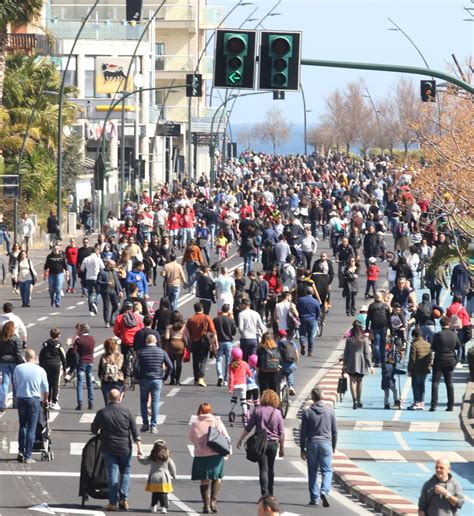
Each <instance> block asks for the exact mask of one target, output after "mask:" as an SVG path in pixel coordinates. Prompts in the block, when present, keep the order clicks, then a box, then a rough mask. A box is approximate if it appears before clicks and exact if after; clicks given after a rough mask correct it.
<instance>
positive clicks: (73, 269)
mask: <svg viewBox="0 0 474 516" xmlns="http://www.w3.org/2000/svg"><path fill="white" fill-rule="evenodd" d="M64 254H65V255H66V263H67V270H68V271H69V283H68V288H67V290H66V292H67V293H71V294H74V292H76V282H77V257H78V254H79V248H78V247H77V245H76V240H75V239H74V238H71V239H70V240H69V245H68V246H67V247H66V249H65V250H64Z"/></svg>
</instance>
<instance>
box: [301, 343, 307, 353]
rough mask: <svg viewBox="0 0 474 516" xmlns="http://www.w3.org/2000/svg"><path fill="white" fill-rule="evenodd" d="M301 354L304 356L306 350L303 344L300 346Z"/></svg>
mask: <svg viewBox="0 0 474 516" xmlns="http://www.w3.org/2000/svg"><path fill="white" fill-rule="evenodd" d="M300 347H301V354H302V355H304V354H305V353H306V348H305V347H304V344H301V346H300Z"/></svg>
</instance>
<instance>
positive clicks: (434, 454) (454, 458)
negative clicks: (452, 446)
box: [425, 450, 469, 464]
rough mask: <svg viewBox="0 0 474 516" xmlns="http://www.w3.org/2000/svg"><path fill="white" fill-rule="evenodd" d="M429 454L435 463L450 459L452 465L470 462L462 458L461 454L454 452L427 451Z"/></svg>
mask: <svg viewBox="0 0 474 516" xmlns="http://www.w3.org/2000/svg"><path fill="white" fill-rule="evenodd" d="M425 453H427V454H428V455H429V456H430V457H431V458H432V459H433V460H434V461H437V460H438V459H448V460H449V462H451V464H452V463H453V462H463V463H465V462H469V461H468V460H467V459H465V458H464V457H461V455H459V453H456V452H452V451H441V450H440V451H427V452H425Z"/></svg>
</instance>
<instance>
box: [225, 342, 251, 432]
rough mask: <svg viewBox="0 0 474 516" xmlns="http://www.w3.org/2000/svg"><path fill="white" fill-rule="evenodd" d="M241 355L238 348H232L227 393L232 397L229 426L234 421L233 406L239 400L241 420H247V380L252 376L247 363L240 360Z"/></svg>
mask: <svg viewBox="0 0 474 516" xmlns="http://www.w3.org/2000/svg"><path fill="white" fill-rule="evenodd" d="M242 355H243V353H242V350H241V349H240V348H233V349H232V352H231V355H230V359H231V362H230V366H229V392H230V393H231V394H232V397H231V398H230V412H229V422H230V423H231V424H232V423H233V422H234V421H235V406H236V405H237V401H238V400H239V399H240V406H241V407H242V420H243V421H244V422H245V421H246V420H247V419H248V410H249V408H248V405H247V398H246V392H247V378H248V377H249V376H252V371H250V368H249V366H248V364H247V362H245V361H244V360H242Z"/></svg>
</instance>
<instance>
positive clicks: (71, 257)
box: [65, 245, 79, 265]
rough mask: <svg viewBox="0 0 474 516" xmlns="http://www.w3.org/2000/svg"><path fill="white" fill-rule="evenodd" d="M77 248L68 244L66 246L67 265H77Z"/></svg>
mask: <svg viewBox="0 0 474 516" xmlns="http://www.w3.org/2000/svg"><path fill="white" fill-rule="evenodd" d="M78 251H79V249H78V247H77V246H76V247H72V246H71V245H68V246H67V247H66V251H65V254H66V262H67V264H68V265H77V253H78Z"/></svg>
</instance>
